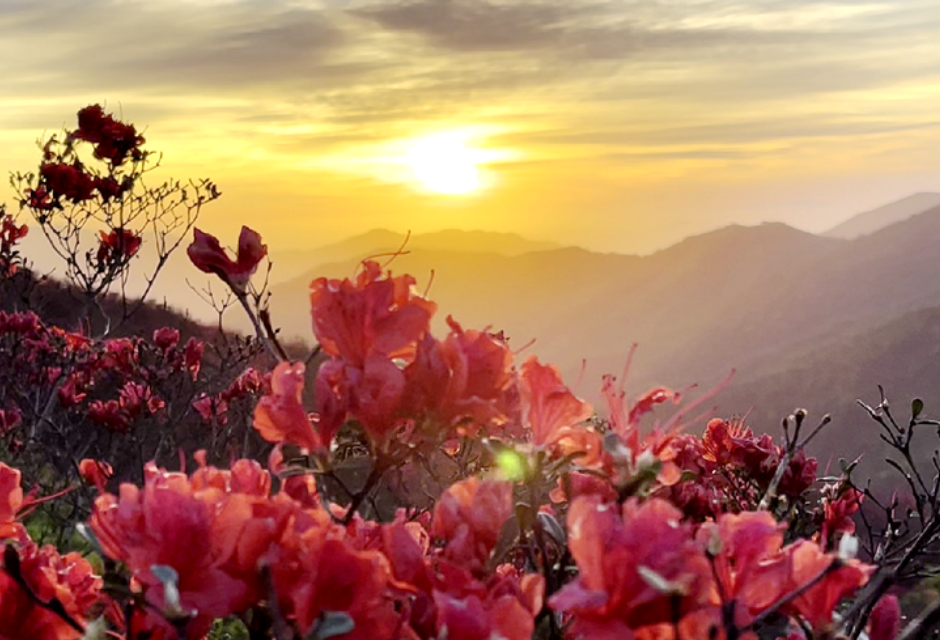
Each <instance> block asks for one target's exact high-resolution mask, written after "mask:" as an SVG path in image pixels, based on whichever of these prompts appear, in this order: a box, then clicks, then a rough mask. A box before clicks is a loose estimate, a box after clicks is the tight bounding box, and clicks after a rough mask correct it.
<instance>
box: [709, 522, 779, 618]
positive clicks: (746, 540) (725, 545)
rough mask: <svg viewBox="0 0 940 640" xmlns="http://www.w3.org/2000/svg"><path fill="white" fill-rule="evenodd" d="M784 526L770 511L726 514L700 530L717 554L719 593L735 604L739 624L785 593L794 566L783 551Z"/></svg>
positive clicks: (715, 564)
mask: <svg viewBox="0 0 940 640" xmlns="http://www.w3.org/2000/svg"><path fill="white" fill-rule="evenodd" d="M782 529H783V527H781V526H780V525H779V524H778V523H777V521H776V520H775V519H774V517H773V516H772V515H771V514H770V513H768V512H767V511H760V512H746V513H741V514H738V515H735V514H724V515H722V516H721V517H720V518H719V519H718V522H717V524H716V523H707V524H705V525H703V526H702V528H701V529H699V532H698V536H697V537H698V540H699V542H700V543H701V544H702V545H703V546H704V547H705V548H707V549H709V550H710V551H711V552H712V554H713V556H714V567H715V577H716V578H717V580H718V583H719V590H718V592H719V593H721V594H723V595H724V597H725V599H726V600H727V601H729V602H730V601H735V603H736V605H735V607H734V612H735V622H736V623H737V624H738V626H739V627H743V626H746V625H747V624H748V623H750V622H751V620H753V617H754V616H756V615H758V614H759V613H761V612H762V611H764V610H765V609H767V608H768V607H770V605H772V604H773V603H774V602H775V601H776V600H777V599H778V598H779V597H781V596H782V595H783V594H784V589H785V588H786V582H787V579H788V576H789V572H790V569H791V566H790V562H789V561H788V558H787V556H786V555H784V554H783V553H781V546H782V545H783V533H782Z"/></svg>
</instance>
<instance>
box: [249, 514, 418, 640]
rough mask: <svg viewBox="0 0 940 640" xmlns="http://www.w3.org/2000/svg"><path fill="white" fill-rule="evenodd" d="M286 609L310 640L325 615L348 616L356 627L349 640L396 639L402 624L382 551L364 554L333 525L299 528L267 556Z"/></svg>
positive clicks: (286, 534)
mask: <svg viewBox="0 0 940 640" xmlns="http://www.w3.org/2000/svg"><path fill="white" fill-rule="evenodd" d="M265 562H267V563H268V564H269V566H270V567H271V575H272V578H273V581H274V588H275V591H276V593H277V594H278V599H279V601H280V603H279V604H280V609H281V612H282V613H283V615H284V616H285V617H286V618H287V619H292V620H294V621H295V622H296V624H297V625H298V627H299V628H300V630H301V633H302V634H303V636H304V637H306V636H307V635H309V634H310V631H311V629H312V627H313V625H314V624H315V623H316V621H317V619H318V618H319V616H320V615H321V614H322V613H324V612H327V611H329V612H339V613H345V614H347V615H348V616H349V617H350V618H352V621H353V622H354V625H355V626H354V627H353V628H352V630H351V631H350V632H349V633H348V634H345V635H343V638H344V640H372V639H373V638H391V637H394V636H395V631H396V629H398V628H399V627H400V626H401V624H402V622H403V621H402V619H401V615H400V614H399V613H398V612H397V611H396V610H395V602H394V600H393V599H392V598H391V597H389V594H388V589H389V583H390V580H391V572H390V569H389V565H388V561H387V560H386V559H385V556H383V555H382V554H381V553H379V552H378V551H359V550H356V549H354V548H353V547H352V545H350V544H349V542H348V541H347V540H346V539H344V535H343V529H342V528H340V527H337V526H336V525H333V524H332V523H331V522H330V521H329V520H328V519H326V520H321V521H319V522H309V526H307V527H306V528H304V527H302V526H300V525H296V524H295V525H294V528H293V529H286V530H285V532H284V535H283V536H282V537H281V539H280V540H279V541H278V542H277V543H276V544H275V545H274V546H273V547H272V549H271V551H270V552H269V553H268V555H267V556H266V560H265Z"/></svg>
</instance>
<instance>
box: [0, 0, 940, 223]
mask: <svg viewBox="0 0 940 640" xmlns="http://www.w3.org/2000/svg"><path fill="white" fill-rule="evenodd" d="M938 31H940V11H938V10H937V7H936V1H935V0H905V2H903V3H902V2H886V1H876V0H838V1H837V0H830V1H823V0H751V1H748V2H741V1H740V0H660V1H657V2H650V1H649V0H579V1H577V2H573V1H571V0H565V1H562V0H402V1H379V0H291V1H282V2H276V1H273V0H163V1H159V0H147V1H144V0H46V1H45V2H34V1H33V0H0V75H2V77H3V78H4V86H3V90H2V93H0V139H2V140H3V141H4V142H5V143H6V144H9V142H10V140H11V139H12V138H11V135H12V133H11V132H13V131H16V132H17V135H18V136H22V132H24V131H31V132H33V133H32V134H31V136H30V138H29V141H31V140H32V139H33V137H34V136H35V135H37V134H38V132H40V131H42V130H43V129H48V128H54V127H55V125H56V124H57V123H60V122H62V121H63V119H65V118H66V117H68V114H69V113H70V112H72V111H73V110H74V108H76V107H77V106H79V105H78V103H79V102H80V101H83V100H89V99H91V100H107V101H109V104H111V105H126V106H127V108H128V109H131V110H133V113H134V117H135V119H137V120H138V121H140V122H145V123H147V124H149V125H150V126H151V127H152V128H154V130H159V131H160V132H163V134H164V135H165V137H166V138H167V139H169V140H171V142H173V143H174V144H177V145H179V146H180V147H181V148H186V149H189V150H190V151H191V154H190V155H191V157H192V158H196V157H198V156H199V155H200V154H210V155H211V154H213V153H215V154H216V155H215V156H213V157H215V158H218V157H220V156H219V154H223V153H227V154H228V156H229V157H231V163H230V167H229V165H226V167H229V168H231V167H236V166H243V167H246V168H245V171H248V170H249V168H250V171H251V172H252V175H260V174H259V171H260V172H263V171H264V169H259V168H258V166H263V167H267V170H269V171H271V172H272V175H274V174H275V173H278V175H280V176H282V177H283V175H282V174H283V172H285V171H288V170H289V167H291V166H292V163H294V165H296V166H297V167H302V168H303V171H302V173H301V174H298V177H297V178H296V181H295V184H299V183H300V181H301V180H303V181H305V182H304V184H311V183H310V181H309V176H310V175H311V171H322V172H324V173H322V174H317V175H320V176H321V177H322V180H321V182H317V183H315V184H321V183H323V184H325V183H326V182H327V181H328V179H327V177H326V176H327V174H328V173H329V171H330V170H335V171H339V172H341V171H343V170H344V164H343V159H345V158H349V157H352V156H355V155H356V154H369V153H372V152H373V151H374V150H376V149H380V148H382V145H383V144H385V143H387V142H389V141H392V140H395V139H400V138H403V137H408V136H410V135H414V134H415V133H416V132H420V131H422V130H424V129H429V128H430V129H433V128H434V127H441V126H451V125H454V124H455V123H456V124H466V125H475V126H481V127H490V128H491V129H493V130H499V131H500V132H502V133H501V134H500V135H499V136H497V137H494V139H493V140H492V141H491V142H492V143H494V144H496V143H498V144H504V145H511V146H513V147H514V148H517V149H520V150H522V151H523V152H524V153H520V154H517V157H519V165H518V166H517V171H519V172H521V171H523V170H525V171H537V169H536V167H538V166H540V165H539V163H540V162H551V163H558V162H562V163H563V162H565V161H566V159H568V161H570V162H583V161H584V160H585V159H590V160H592V161H594V162H596V163H598V166H599V165H600V164H604V163H606V164H604V166H605V167H606V172H605V175H607V176H609V175H611V174H613V173H615V171H616V170H617V169H618V168H619V167H621V166H623V167H626V166H629V167H630V169H631V171H634V170H635V169H636V167H637V166H638V163H639V164H642V163H643V162H651V163H656V165H657V166H661V165H663V164H664V163H668V162H670V161H672V160H682V161H688V162H691V163H694V162H699V163H702V166H708V167H712V168H714V167H719V166H722V163H724V166H727V167H729V168H730V169H729V171H730V170H732V169H733V168H734V167H737V166H738V163H744V162H746V160H747V159H748V158H750V159H751V160H752V161H753V162H757V160H756V158H758V155H759V154H764V153H768V150H771V149H772V150H773V152H774V154H776V155H775V156H774V159H775V162H776V163H777V165H775V167H774V170H775V171H777V172H778V173H779V171H780V166H779V165H780V163H785V162H786V158H787V157H792V158H794V160H793V162H792V166H791V167H790V169H788V170H793V171H797V170H803V169H802V168H805V166H806V157H807V156H809V155H812V156H813V157H816V156H819V155H820V154H823V153H824V151H822V150H821V149H822V147H820V145H825V144H829V142H827V141H841V143H842V144H850V143H853V142H854V141H857V140H859V139H861V138H865V137H870V138H873V139H874V138H878V139H879V140H881V137H883V136H887V135H893V136H896V139H895V140H894V141H893V142H892V143H891V144H892V145H893V146H891V147H890V148H889V147H888V146H886V145H887V143H886V142H885V143H881V142H879V143H878V145H874V144H873V145H872V146H871V147H870V148H867V151H866V152H865V153H868V154H870V156H871V157H872V158H875V157H877V158H878V162H881V163H883V162H884V159H885V157H886V156H885V154H888V156H890V157H892V158H894V159H895V162H897V163H901V164H903V162H904V158H905V157H924V155H925V154H926V155H928V156H929V145H931V144H936V142H938V140H937V138H938V136H940V134H938V132H937V129H936V115H935V114H936V113H937V112H938V110H940V74H938V72H937V69H940V49H938V48H937V46H936V44H935V41H936V33H937V32H938ZM17 139H19V138H17ZM223 144H225V145H232V146H230V147H227V149H228V151H226V152H223V151H221V150H220V147H221V145H223ZM833 144H835V143H833ZM186 145H189V146H186ZM879 145H880V146H879ZM810 149H812V150H811V151H810ZM891 149H894V152H893V153H894V154H895V155H893V156H891V153H892V151H891ZM788 154H789V155H788ZM14 155H15V154H14ZM313 155H317V156H318V157H319V158H321V160H322V161H321V162H319V163H310V162H307V160H308V159H309V158H310V157H311V156H313ZM864 157H865V156H864V154H863V153H859V154H856V156H855V157H854V159H853V162H855V163H857V164H859V167H861V163H863V161H864ZM753 162H752V164H753ZM238 163H240V165H239V164H238ZM592 166H595V165H592ZM681 166H682V167H685V166H686V165H681ZM882 166H883V165H882ZM231 170H233V171H234V170H235V169H234V168H232V169H231ZM683 170H685V169H676V172H679V173H681V171H683ZM806 170H808V169H806ZM858 170H860V171H861V170H865V171H868V170H869V169H865V168H864V167H861V168H858ZM870 170H871V171H875V170H876V169H875V164H874V160H873V161H872V165H871V169H870ZM751 171H752V173H753V168H751ZM897 171H901V170H900V169H898V170H897ZM631 175H633V174H631ZM361 177H362V176H361V175H360V176H358V177H357V178H356V179H359V178H361ZM285 179H286V178H285ZM577 179H578V180H579V181H580V182H579V185H580V187H579V188H581V189H588V190H591V189H593V190H601V189H606V190H611V189H612V186H614V187H616V186H619V185H620V184H621V183H616V182H614V183H612V182H611V181H610V179H608V178H605V180H604V181H602V182H598V183H597V184H595V185H594V186H589V184H590V180H591V179H592V178H591V177H590V176H587V175H578V177H577ZM752 179H753V180H759V179H760V178H759V177H758V176H756V174H753V176H752ZM531 180H536V178H534V177H533V178H531ZM306 188H308V189H316V188H319V187H315V186H308V187H306ZM323 188H324V189H325V188H326V187H323ZM331 189H332V187H331ZM331 193H332V191H331ZM592 193H593V192H592ZM331 197H332V196H331ZM592 197H594V196H592ZM598 197H599V196H598ZM651 197H652V196H651ZM609 199H610V200H611V202H613V196H610V197H609ZM507 206H509V205H507ZM613 206H614V205H613V204H611V205H610V207H613ZM598 209H599V210H610V208H609V207H608V208H607V209H605V208H604V207H598ZM494 215H495V214H494Z"/></svg>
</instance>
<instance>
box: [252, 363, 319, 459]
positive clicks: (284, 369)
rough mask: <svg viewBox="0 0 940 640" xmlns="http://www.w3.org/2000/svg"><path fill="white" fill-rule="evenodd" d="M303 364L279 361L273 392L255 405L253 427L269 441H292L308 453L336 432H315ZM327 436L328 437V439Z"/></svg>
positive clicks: (273, 378) (273, 376)
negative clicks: (306, 397)
mask: <svg viewBox="0 0 940 640" xmlns="http://www.w3.org/2000/svg"><path fill="white" fill-rule="evenodd" d="M305 372H306V367H305V366H304V363H302V362H297V363H295V364H290V363H289V362H280V363H278V365H277V366H276V367H274V372H273V373H272V374H271V393H269V394H268V395H266V396H264V397H262V398H261V399H260V400H258V404H257V405H256V406H255V413H254V427H255V429H256V430H257V431H258V433H259V434H260V435H261V437H262V438H264V439H265V440H267V441H268V442H292V443H294V444H296V445H299V446H301V447H303V448H305V449H307V450H308V451H316V450H319V449H322V448H323V447H324V446H326V444H327V443H329V441H330V440H332V437H333V433H332V432H331V433H329V434H326V435H324V437H322V438H321V436H320V434H318V433H317V431H315V430H314V428H313V426H312V425H311V422H310V418H309V417H308V415H307V412H306V411H304V407H303V393H304V374H305ZM327 436H328V437H327Z"/></svg>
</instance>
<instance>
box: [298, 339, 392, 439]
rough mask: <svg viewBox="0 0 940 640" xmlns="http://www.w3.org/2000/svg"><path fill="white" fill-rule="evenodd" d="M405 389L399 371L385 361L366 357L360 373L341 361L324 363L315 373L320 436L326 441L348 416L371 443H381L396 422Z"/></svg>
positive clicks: (375, 356) (384, 359) (384, 358)
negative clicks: (369, 438)
mask: <svg viewBox="0 0 940 640" xmlns="http://www.w3.org/2000/svg"><path fill="white" fill-rule="evenodd" d="M404 389H405V377H404V375H403V374H402V371H401V369H399V368H398V367H396V366H395V364H394V363H393V362H392V361H391V360H389V359H388V358H387V357H385V356H383V355H379V354H372V355H370V356H368V357H367V358H366V360H365V362H364V364H363V367H362V369H359V368H357V367H355V366H352V365H349V364H347V363H346V361H345V360H343V359H337V360H332V361H330V362H326V363H324V364H323V365H322V366H321V367H320V370H319V371H317V380H316V390H317V409H318V413H319V416H320V432H321V434H322V436H323V438H324V440H326V438H327V437H329V438H330V439H332V437H333V435H335V433H336V432H337V431H338V430H339V428H340V427H341V426H342V425H343V424H344V423H345V422H346V420H347V418H348V417H349V416H350V415H351V416H353V417H355V418H356V419H357V420H358V421H359V422H361V423H362V426H363V427H364V428H365V429H366V431H367V432H368V433H369V435H370V436H371V437H372V439H373V440H374V441H376V442H382V441H383V440H384V439H385V438H386V437H387V436H388V435H389V434H390V433H391V432H392V431H393V429H394V428H395V426H396V425H397V424H398V422H399V420H398V417H397V413H398V411H397V410H398V408H399V405H400V402H401V398H402V394H403V392H404Z"/></svg>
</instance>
